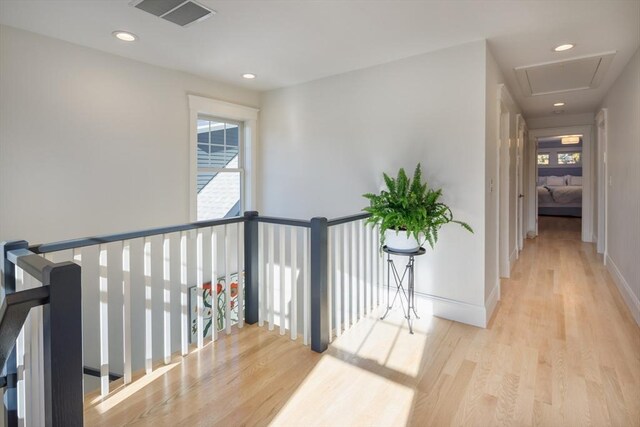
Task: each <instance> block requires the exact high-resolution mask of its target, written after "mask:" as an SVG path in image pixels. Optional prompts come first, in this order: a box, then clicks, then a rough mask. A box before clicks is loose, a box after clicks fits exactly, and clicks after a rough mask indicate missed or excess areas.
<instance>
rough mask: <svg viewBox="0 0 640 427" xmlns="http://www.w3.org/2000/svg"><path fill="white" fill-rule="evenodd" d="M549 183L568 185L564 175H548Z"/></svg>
mask: <svg viewBox="0 0 640 427" xmlns="http://www.w3.org/2000/svg"><path fill="white" fill-rule="evenodd" d="M547 185H553V186H561V185H567V184H566V181H565V180H564V176H548V177H547Z"/></svg>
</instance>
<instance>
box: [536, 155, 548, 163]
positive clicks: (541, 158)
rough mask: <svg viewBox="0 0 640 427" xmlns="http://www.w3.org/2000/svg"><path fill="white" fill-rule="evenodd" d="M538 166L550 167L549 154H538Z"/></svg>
mask: <svg viewBox="0 0 640 427" xmlns="http://www.w3.org/2000/svg"><path fill="white" fill-rule="evenodd" d="M538 164H539V165H548V164H549V154H548V153H547V154H538Z"/></svg>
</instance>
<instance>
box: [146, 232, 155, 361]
mask: <svg viewBox="0 0 640 427" xmlns="http://www.w3.org/2000/svg"><path fill="white" fill-rule="evenodd" d="M152 310H153V305H152V300H151V240H150V239H148V238H145V239H144V325H145V328H144V335H145V337H144V338H145V346H144V369H145V372H146V373H147V374H150V373H151V371H152V370H153V318H152Z"/></svg>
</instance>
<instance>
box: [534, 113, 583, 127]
mask: <svg viewBox="0 0 640 427" xmlns="http://www.w3.org/2000/svg"><path fill="white" fill-rule="evenodd" d="M594 120H595V115H594V113H583V114H555V115H553V116H545V117H528V118H527V125H528V126H529V129H544V128H557V127H564V126H582V125H593V121H594Z"/></svg>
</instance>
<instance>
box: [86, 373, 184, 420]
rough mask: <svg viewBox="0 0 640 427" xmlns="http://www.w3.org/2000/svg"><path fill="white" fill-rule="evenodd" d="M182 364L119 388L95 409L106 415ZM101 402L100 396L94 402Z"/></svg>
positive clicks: (145, 376)
mask: <svg viewBox="0 0 640 427" xmlns="http://www.w3.org/2000/svg"><path fill="white" fill-rule="evenodd" d="M180 364H181V362H175V363H171V364H168V365H164V366H160V367H158V368H156V369H155V370H154V371H153V372H151V373H150V374H147V375H144V376H142V377H141V378H140V379H137V380H135V381H133V382H132V383H131V384H128V385H126V386H120V387H119V388H117V389H116V390H114V391H113V392H111V393H110V394H109V395H108V396H107V397H106V398H105V399H104V400H102V402H100V403H98V404H97V405H95V406H94V409H95V410H96V411H98V413H100V414H104V413H106V412H107V411H109V410H110V409H112V408H114V407H116V406H117V405H118V404H120V403H121V402H123V401H124V400H126V399H127V398H128V397H130V396H132V395H133V394H135V393H137V392H138V391H140V390H142V389H144V388H145V387H146V386H147V385H149V384H150V383H151V382H153V381H155V380H157V379H158V378H161V377H162V376H164V374H166V373H167V372H169V371H170V370H171V369H173V368H175V367H176V366H178V365H180ZM99 400H100V397H99V396H98V397H97V398H96V399H95V400H94V402H95V401H99ZM92 403H93V402H92Z"/></svg>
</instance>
